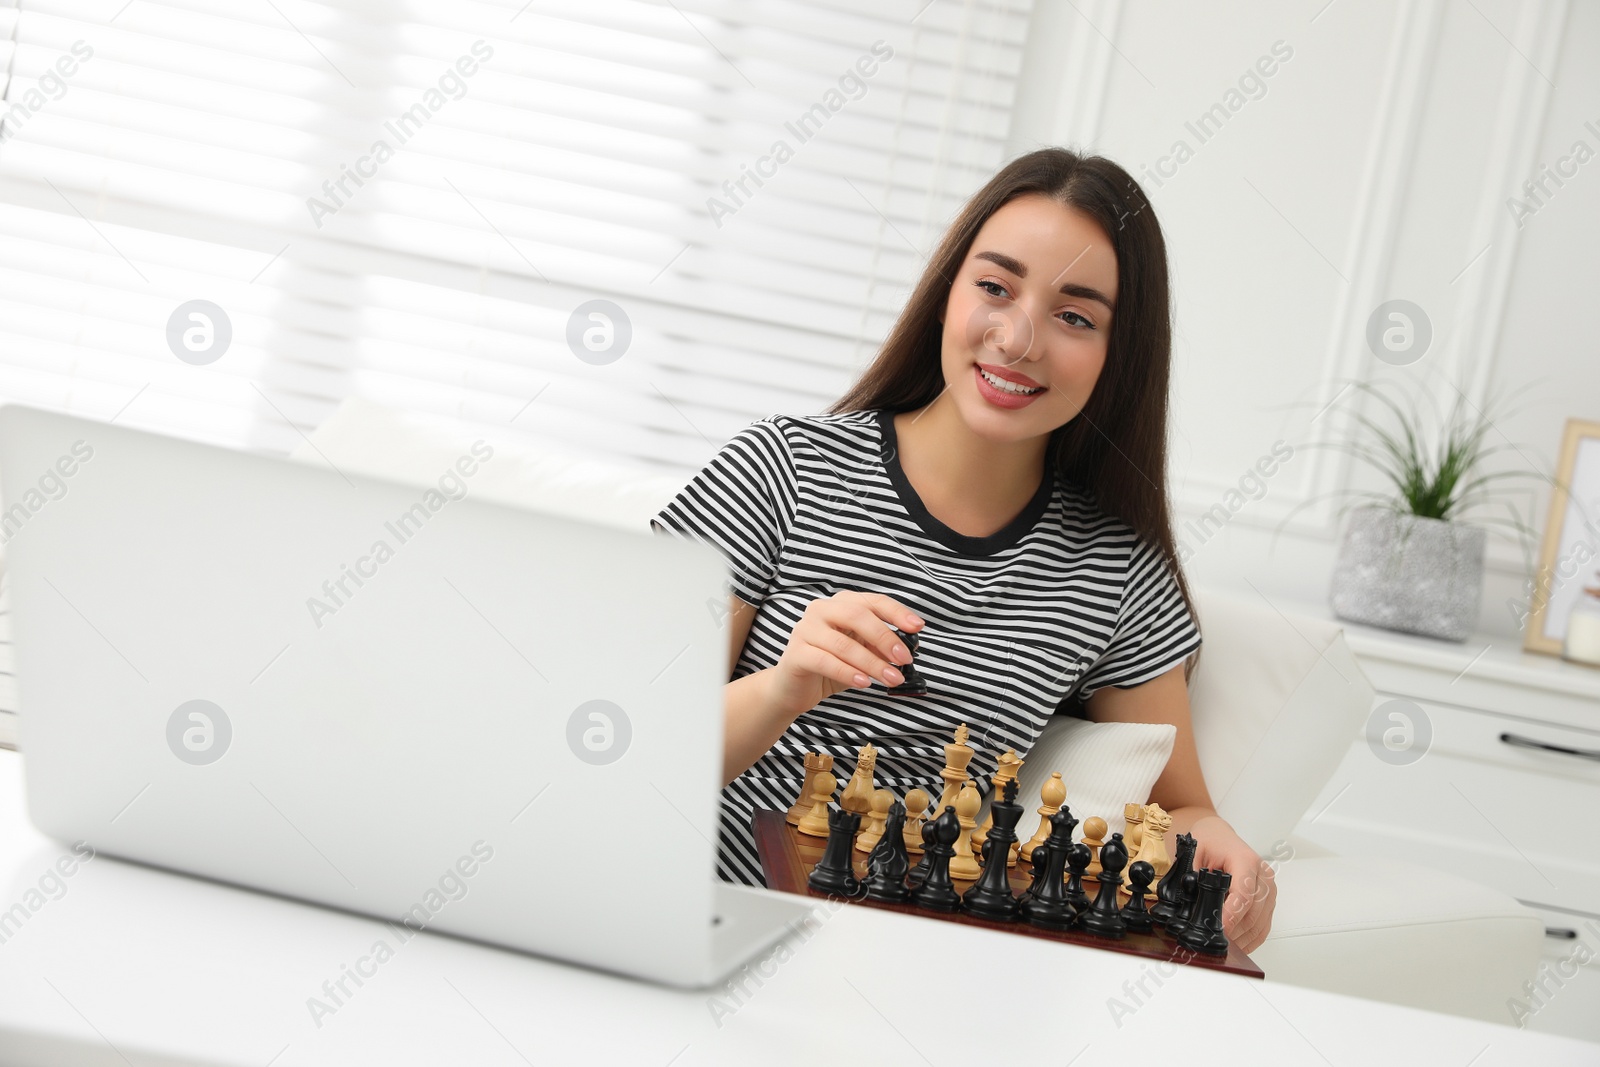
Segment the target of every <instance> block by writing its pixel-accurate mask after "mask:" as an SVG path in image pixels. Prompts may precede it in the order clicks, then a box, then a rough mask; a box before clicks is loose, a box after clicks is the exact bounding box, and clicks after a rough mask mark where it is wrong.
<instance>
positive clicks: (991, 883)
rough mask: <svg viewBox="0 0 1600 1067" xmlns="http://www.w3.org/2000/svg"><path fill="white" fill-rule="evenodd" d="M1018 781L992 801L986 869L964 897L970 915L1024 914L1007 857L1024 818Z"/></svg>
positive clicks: (1005, 917)
mask: <svg viewBox="0 0 1600 1067" xmlns="http://www.w3.org/2000/svg"><path fill="white" fill-rule="evenodd" d="M1016 796H1017V782H1016V779H1014V778H1013V779H1011V780H1010V781H1008V782H1006V784H1005V787H1004V788H1003V789H1002V791H1001V798H1000V799H998V800H996V801H995V802H994V803H993V804H991V805H989V814H990V815H991V816H992V817H993V819H994V825H993V826H992V827H991V829H990V830H989V835H988V836H987V837H985V838H984V841H983V873H982V874H980V875H978V880H977V881H976V882H974V883H973V884H972V887H971V888H970V889H968V890H967V892H966V895H965V896H963V897H962V898H961V903H962V906H963V907H964V908H965V909H966V912H967V914H968V915H975V916H977V917H978V918H980V919H988V920H989V921H991V922H997V923H1014V922H1016V921H1017V920H1018V919H1020V918H1022V908H1021V906H1020V905H1019V904H1018V902H1017V898H1016V897H1015V896H1013V895H1012V893H1011V878H1010V876H1009V875H1008V874H1006V861H1007V860H1008V859H1009V858H1010V853H1011V846H1012V845H1013V844H1014V843H1015V842H1016V840H1017V820H1018V819H1020V818H1022V805H1021V804H1018V803H1017V802H1016Z"/></svg>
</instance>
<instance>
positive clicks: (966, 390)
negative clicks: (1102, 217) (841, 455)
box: [941, 195, 1117, 441]
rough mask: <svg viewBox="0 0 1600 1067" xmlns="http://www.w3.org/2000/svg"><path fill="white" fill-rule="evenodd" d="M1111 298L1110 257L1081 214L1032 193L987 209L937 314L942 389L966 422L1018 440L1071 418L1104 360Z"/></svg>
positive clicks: (989, 434)
mask: <svg viewBox="0 0 1600 1067" xmlns="http://www.w3.org/2000/svg"><path fill="white" fill-rule="evenodd" d="M1116 301H1117V256H1116V253H1115V252H1113V251H1112V248H1111V240H1110V238H1108V237H1107V236H1106V233H1105V231H1104V230H1102V229H1101V228H1100V226H1099V225H1098V224H1097V223H1096V222H1094V221H1093V220H1092V219H1090V218H1089V216H1087V215H1085V214H1083V213H1082V212H1080V211H1078V210H1077V209H1076V208H1071V207H1066V206H1065V205H1063V204H1060V203H1058V202H1056V201H1054V200H1051V199H1049V198H1048V197H1044V196H1038V195H1028V196H1022V197H1018V198H1017V199H1015V200H1013V201H1011V202H1010V203H1008V204H1006V205H1005V206H1004V207H1002V208H1001V209H1000V210H999V211H996V212H995V213H994V214H993V215H991V216H990V217H989V219H988V221H987V222H985V223H984V224H983V228H982V229H980V230H979V231H978V235H977V236H976V237H975V238H973V241H972V247H971V249H969V251H968V253H967V258H966V260H965V261H964V262H963V263H962V264H961V267H960V269H959V271H958V272H957V274H956V277H955V281H954V282H953V283H952V284H951V286H950V296H949V298H948V299H947V300H946V302H945V309H944V315H943V321H944V333H943V348H942V355H941V366H942V368H943V371H944V380H945V386H946V389H947V391H948V392H949V393H950V395H951V396H952V397H954V399H955V403H956V409H957V410H958V411H959V412H960V414H961V417H962V418H963V419H964V420H965V421H966V424H967V425H968V426H969V427H971V428H972V430H973V432H974V433H976V434H978V435H979V436H980V437H984V438H988V439H989V440H993V441H1022V440H1027V439H1029V438H1032V437H1037V436H1039V435H1041V434H1048V433H1049V432H1050V431H1051V430H1054V429H1055V428H1056V427H1058V426H1062V425H1065V424H1066V423H1068V422H1070V421H1071V420H1072V419H1073V418H1075V417H1076V416H1077V414H1078V413H1079V412H1080V411H1082V410H1083V407H1084V405H1085V404H1087V403H1088V402H1089V394H1090V393H1092V392H1093V391H1094V386H1095V382H1097V381H1099V379H1100V368H1101V367H1103V366H1104V365H1105V361H1106V344H1107V341H1108V339H1109V337H1110V335H1111V315H1112V310H1113V308H1114V306H1115V304H1116ZM986 373H987V374H988V375H992V376H993V377H994V378H1002V379H1006V380H1007V383H1006V384H1001V385H995V384H993V382H992V381H991V380H989V379H988V378H986ZM1007 384H1020V385H1021V386H1023V387H1025V388H1027V389H1028V390H1030V392H1029V393H1026V394H1024V393H1018V392H1014V391H1009V390H1008V389H1007Z"/></svg>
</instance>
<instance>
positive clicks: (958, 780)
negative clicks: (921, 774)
mask: <svg viewBox="0 0 1600 1067" xmlns="http://www.w3.org/2000/svg"><path fill="white" fill-rule="evenodd" d="M955 738H956V739H955V743H954V744H949V745H946V746H944V770H942V771H940V772H939V777H941V778H943V779H944V792H942V793H940V794H939V803H937V804H935V805H934V806H933V810H934V811H936V812H942V811H944V809H945V808H948V807H954V806H955V802H956V796H957V795H958V794H959V793H960V792H961V786H962V785H963V784H964V783H965V782H966V781H967V779H968V778H969V777H970V775H968V774H967V764H969V763H971V762H972V757H973V756H974V755H976V754H977V753H976V751H975V750H974V749H973V747H972V746H971V745H969V744H967V724H966V723H962V724H961V725H960V726H957V727H956V734H955Z"/></svg>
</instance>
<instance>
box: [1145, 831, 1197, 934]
mask: <svg viewBox="0 0 1600 1067" xmlns="http://www.w3.org/2000/svg"><path fill="white" fill-rule="evenodd" d="M1194 850H1195V841H1194V835H1193V834H1179V835H1178V854H1177V856H1176V857H1175V858H1174V859H1173V861H1172V866H1171V867H1169V868H1167V873H1166V875H1165V876H1163V877H1162V879H1161V882H1160V884H1158V885H1157V886H1156V902H1155V903H1154V904H1153V905H1151V907H1150V918H1151V919H1153V920H1155V922H1156V924H1157V925H1158V926H1165V925H1166V924H1167V922H1168V921H1169V920H1170V919H1171V918H1172V916H1173V914H1174V913H1175V912H1176V910H1177V907H1178V905H1179V904H1180V903H1182V901H1183V876H1184V875H1186V874H1188V873H1189V872H1190V871H1191V870H1193V869H1194Z"/></svg>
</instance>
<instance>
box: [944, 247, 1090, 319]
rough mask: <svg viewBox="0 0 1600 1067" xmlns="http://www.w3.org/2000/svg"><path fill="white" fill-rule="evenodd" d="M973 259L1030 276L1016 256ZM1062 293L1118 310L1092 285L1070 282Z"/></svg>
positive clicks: (988, 254)
mask: <svg viewBox="0 0 1600 1067" xmlns="http://www.w3.org/2000/svg"><path fill="white" fill-rule="evenodd" d="M972 258H973V259H986V260H988V261H989V262H990V263H993V264H995V265H996V266H999V267H1002V268H1004V269H1006V270H1008V271H1010V272H1011V273H1012V274H1015V275H1016V276H1017V277H1019V278H1026V277H1027V276H1028V265H1027V264H1026V263H1024V262H1022V261H1021V260H1020V259H1017V258H1016V257H1015V256H1008V255H1006V254H1005V253H1004V252H979V253H978V254H977V255H975V256H973V257H972ZM1061 292H1063V293H1065V294H1066V295H1067V296H1075V297H1078V298H1079V299H1080V300H1093V301H1094V302H1095V303H1097V304H1104V305H1105V308H1106V310H1107V311H1115V310H1116V305H1114V304H1112V303H1111V301H1110V300H1109V299H1108V298H1107V297H1106V294H1104V293H1102V292H1101V291H1100V290H1098V289H1096V288H1095V287H1094V286H1092V285H1079V284H1077V283H1075V282H1068V283H1067V284H1065V285H1063V286H1062V287H1061Z"/></svg>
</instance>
